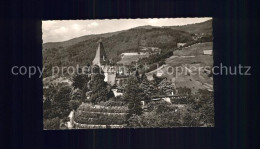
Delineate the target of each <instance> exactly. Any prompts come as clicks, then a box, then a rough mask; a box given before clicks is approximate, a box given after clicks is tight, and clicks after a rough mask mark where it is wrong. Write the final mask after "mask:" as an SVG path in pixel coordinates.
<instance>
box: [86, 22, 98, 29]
mask: <svg viewBox="0 0 260 149" xmlns="http://www.w3.org/2000/svg"><path fill="white" fill-rule="evenodd" d="M97 26H99V24H98V23H97V22H92V23H90V24H88V27H89V28H93V27H97Z"/></svg>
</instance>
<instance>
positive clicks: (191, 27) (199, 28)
mask: <svg viewBox="0 0 260 149" xmlns="http://www.w3.org/2000/svg"><path fill="white" fill-rule="evenodd" d="M153 28H171V29H175V30H180V31H186V32H189V33H206V34H212V19H211V20H208V21H205V22H202V23H195V24H188V25H183V26H165V27H158V26H151V25H145V26H138V27H135V28H131V29H128V30H133V29H153ZM128 30H122V31H117V32H110V33H103V34H93V35H85V36H81V37H76V38H72V39H70V40H66V41H61V42H47V43H44V44H43V49H46V48H58V47H67V46H70V45H73V44H76V43H79V42H82V41H85V40H89V39H93V38H106V37H110V36H113V35H116V34H119V33H122V32H126V31H128Z"/></svg>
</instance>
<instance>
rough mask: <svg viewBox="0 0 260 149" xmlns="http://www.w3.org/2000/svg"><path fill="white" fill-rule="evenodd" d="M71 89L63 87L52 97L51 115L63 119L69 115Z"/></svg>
mask: <svg viewBox="0 0 260 149" xmlns="http://www.w3.org/2000/svg"><path fill="white" fill-rule="evenodd" d="M71 91H72V89H71V87H69V86H64V87H61V88H60V90H59V91H58V92H57V93H56V94H55V95H54V100H53V102H52V111H53V115H55V116H57V117H59V118H60V119H63V118H65V117H67V116H68V115H69V112H70V107H69V101H70V99H71Z"/></svg>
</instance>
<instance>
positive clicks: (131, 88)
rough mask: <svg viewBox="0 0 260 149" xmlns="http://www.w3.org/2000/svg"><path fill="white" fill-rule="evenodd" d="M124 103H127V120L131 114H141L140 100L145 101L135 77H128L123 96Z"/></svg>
mask: <svg viewBox="0 0 260 149" xmlns="http://www.w3.org/2000/svg"><path fill="white" fill-rule="evenodd" d="M124 99H125V101H127V102H128V109H129V111H128V112H129V113H128V118H130V117H131V116H132V115H133V114H136V115H141V114H142V105H141V101H142V100H147V97H146V96H145V93H144V92H143V90H142V89H141V88H140V87H139V82H138V80H137V79H136V77H130V78H129V79H128V81H127V84H126V87H125V94H124Z"/></svg>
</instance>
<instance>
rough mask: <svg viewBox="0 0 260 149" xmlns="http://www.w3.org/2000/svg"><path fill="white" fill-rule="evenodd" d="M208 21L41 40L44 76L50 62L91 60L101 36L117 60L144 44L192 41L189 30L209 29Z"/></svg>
mask: <svg viewBox="0 0 260 149" xmlns="http://www.w3.org/2000/svg"><path fill="white" fill-rule="evenodd" d="M211 23H212V20H209V21H206V22H203V23H198V24H191V25H186V26H177V27H176V26H175V27H174V26H172V27H153V26H140V27H136V28H133V29H129V30H123V31H118V32H113V33H105V34H98V35H86V36H82V37H78V38H74V39H71V40H68V41H64V42H53V43H52V42H51V43H45V44H43V66H44V67H45V71H44V76H45V77H46V76H50V75H51V68H52V66H59V67H61V66H76V65H77V64H78V65H80V66H82V65H86V64H87V63H89V64H91V63H92V60H93V58H94V56H95V51H96V49H97V42H98V40H100V39H102V42H103V45H104V48H105V51H106V54H107V56H108V58H109V59H111V60H112V61H113V62H118V61H119V60H120V57H119V55H120V54H121V53H123V52H133V51H135V52H136V51H139V50H140V47H143V46H146V47H158V48H161V49H162V52H164V51H169V50H173V49H175V47H176V44H177V43H178V42H191V41H193V39H192V36H193V35H192V33H195V32H200V33H208V32H210V31H211V30H212V29H211ZM186 31H187V32H186ZM210 33H211V32H210Z"/></svg>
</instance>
